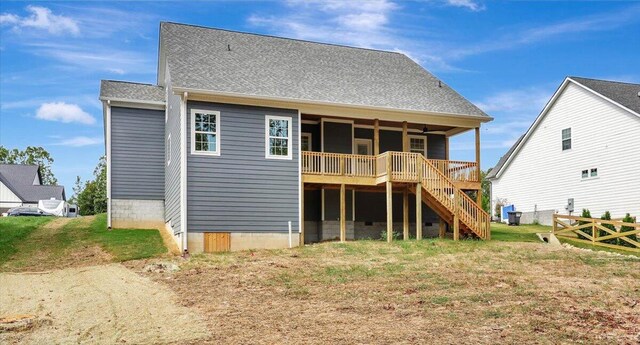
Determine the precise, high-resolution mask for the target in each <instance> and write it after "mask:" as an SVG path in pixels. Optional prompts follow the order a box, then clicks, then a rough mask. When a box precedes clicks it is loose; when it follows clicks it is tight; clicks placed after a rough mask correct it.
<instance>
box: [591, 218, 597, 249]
mask: <svg viewBox="0 0 640 345" xmlns="http://www.w3.org/2000/svg"><path fill="white" fill-rule="evenodd" d="M591 243H593V244H595V243H596V221H595V219H594V220H592V221H591Z"/></svg>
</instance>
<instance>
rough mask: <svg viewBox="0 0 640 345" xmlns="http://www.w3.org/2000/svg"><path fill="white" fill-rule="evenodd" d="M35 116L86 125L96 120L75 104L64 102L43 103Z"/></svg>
mask: <svg viewBox="0 0 640 345" xmlns="http://www.w3.org/2000/svg"><path fill="white" fill-rule="evenodd" d="M36 118H38V119H41V120H47V121H59V122H64V123H70V122H79V123H83V124H87V125H91V124H94V123H95V122H96V119H95V118H93V116H91V115H89V114H88V113H87V112H85V111H84V110H82V108H80V107H79V106H78V105H77V104H68V103H65V102H54V103H43V104H42V105H41V106H40V108H38V111H37V112H36Z"/></svg>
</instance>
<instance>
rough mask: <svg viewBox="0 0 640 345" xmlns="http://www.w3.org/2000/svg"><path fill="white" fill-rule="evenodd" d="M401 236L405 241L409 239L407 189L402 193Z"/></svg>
mask: <svg viewBox="0 0 640 345" xmlns="http://www.w3.org/2000/svg"><path fill="white" fill-rule="evenodd" d="M416 193H417V191H416ZM402 235H403V239H404V240H405V241H406V240H408V239H409V187H404V190H403V191H402Z"/></svg>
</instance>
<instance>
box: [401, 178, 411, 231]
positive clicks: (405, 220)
mask: <svg viewBox="0 0 640 345" xmlns="http://www.w3.org/2000/svg"><path fill="white" fill-rule="evenodd" d="M402 238H403V239H404V240H405V241H406V240H408V239H409V187H404V190H403V191H402Z"/></svg>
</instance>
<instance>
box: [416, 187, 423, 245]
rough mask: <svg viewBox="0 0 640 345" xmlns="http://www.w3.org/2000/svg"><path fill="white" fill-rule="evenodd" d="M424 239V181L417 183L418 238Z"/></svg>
mask: <svg viewBox="0 0 640 345" xmlns="http://www.w3.org/2000/svg"><path fill="white" fill-rule="evenodd" d="M421 239H422V183H420V182H418V184H416V240H418V241H420V240H421Z"/></svg>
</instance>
